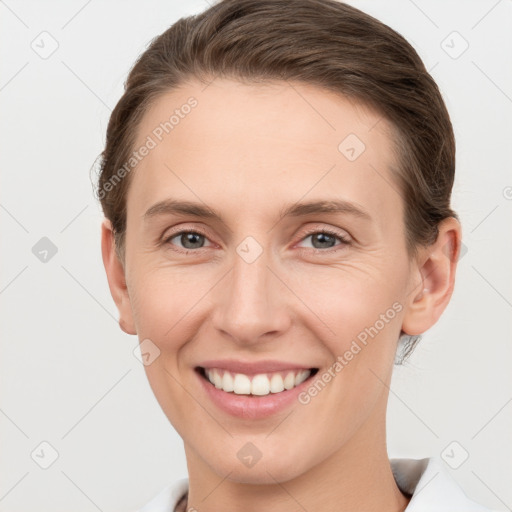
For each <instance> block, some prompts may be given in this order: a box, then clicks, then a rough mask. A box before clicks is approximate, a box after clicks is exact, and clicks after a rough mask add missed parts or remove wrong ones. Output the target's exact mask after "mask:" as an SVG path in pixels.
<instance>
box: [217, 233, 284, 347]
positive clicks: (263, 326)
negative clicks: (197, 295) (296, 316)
mask: <svg viewBox="0 0 512 512" xmlns="http://www.w3.org/2000/svg"><path fill="white" fill-rule="evenodd" d="M270 265H271V261H270V258H269V251H268V250H264V248H263V246H261V245H260V244H259V243H258V242H256V241H255V239H251V237H247V239H245V240H244V241H243V242H242V243H240V244H239V245H238V246H237V247H236V252H235V253H234V255H233V268H232V271H231V272H230V273H229V274H228V276H226V281H225V283H224V284H223V287H222V290H223V292H222V293H221V297H220V298H219V300H218V302H217V304H216V309H217V311H216V312H215V315H214V318H215V319H216V320H215V327H216V328H217V329H219V330H222V331H224V332H225V333H227V334H229V335H230V336H232V337H233V338H234V339H235V340H236V341H237V342H243V343H246V344H247V343H249V344H250V343H254V342H258V341H261V337H262V336H263V335H265V334H270V333H273V334H276V332H278V331H280V330H283V329H284V328H285V327H286V323H287V319H286V312H285V309H284V307H283V306H284V305H283V304H281V305H280V304H279V302H280V301H282V290H280V289H279V287H280V284H279V280H278V279H276V278H275V276H274V275H273V273H272V272H271V271H270V270H269V268H268V266H270Z"/></svg>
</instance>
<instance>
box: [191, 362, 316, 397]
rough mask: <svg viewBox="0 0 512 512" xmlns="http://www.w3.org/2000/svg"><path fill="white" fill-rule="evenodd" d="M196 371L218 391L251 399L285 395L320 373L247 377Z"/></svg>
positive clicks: (313, 370)
mask: <svg viewBox="0 0 512 512" xmlns="http://www.w3.org/2000/svg"><path fill="white" fill-rule="evenodd" d="M194 370H195V371H196V372H197V373H198V374H199V375H200V376H201V377H202V378H203V379H204V380H205V381H206V382H207V383H208V384H210V385H211V386H213V387H215V388H217V389H218V390H221V391H224V392H226V393H229V394H231V395H245V396H250V397H256V396H259V397H261V396H266V395H270V394H272V395H278V394H280V393H285V392H286V391H288V390H291V389H293V388H295V387H297V386H299V385H300V384H302V383H303V382H305V381H307V380H309V379H312V378H313V377H314V376H315V375H316V374H317V373H318V371H319V369H318V368H304V369H297V370H286V371H275V372H267V373H258V374H256V375H246V374H244V373H234V372H230V371H228V370H225V369H222V368H203V367H202V366H197V367H196V368H194Z"/></svg>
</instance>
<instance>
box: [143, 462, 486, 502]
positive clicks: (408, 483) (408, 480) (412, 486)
mask: <svg viewBox="0 0 512 512" xmlns="http://www.w3.org/2000/svg"><path fill="white" fill-rule="evenodd" d="M390 464H391V470H392V471H393V475H394V477H395V481H396V483H397V485H398V487H399V489H400V490H401V491H402V492H404V493H406V494H410V495H412V498H411V501H410V502H409V505H408V506H407V508H406V509H405V512H496V511H494V510H492V509H490V508H486V507H484V506H483V505H479V504H478V503H476V502H474V501H472V500H470V499H469V498H468V497H467V496H466V495H465V494H464V491H463V490H462V488H461V487H460V486H459V484H458V483H457V482H456V481H455V480H454V479H453V477H452V476H451V475H450V474H449V473H448V470H447V469H446V468H445V467H444V463H443V461H442V460H440V459H439V458H437V457H430V458H426V459H418V460H416V459H390ZM187 491H188V478H182V479H181V480H177V481H176V482H175V483H174V484H170V485H168V486H167V487H165V488H164V489H163V490H162V491H160V493H159V494H157V495H156V496H155V497H154V498H153V499H152V500H151V501H150V502H149V503H147V504H146V505H145V506H144V507H142V508H141V509H139V510H138V511H137V512H174V508H175V507H176V505H177V503H178V502H179V501H180V499H181V497H182V496H183V495H184V494H185V493H186V492H187Z"/></svg>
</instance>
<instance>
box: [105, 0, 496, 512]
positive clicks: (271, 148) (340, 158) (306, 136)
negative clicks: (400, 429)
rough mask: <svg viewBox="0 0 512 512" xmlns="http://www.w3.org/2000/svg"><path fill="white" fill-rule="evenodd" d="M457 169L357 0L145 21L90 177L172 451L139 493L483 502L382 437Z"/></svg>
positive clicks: (423, 321) (439, 248)
mask: <svg viewBox="0 0 512 512" xmlns="http://www.w3.org/2000/svg"><path fill="white" fill-rule="evenodd" d="M454 168H455V142H454V135H453V131H452V126H451V123H450V119H449V116H448V113H447V110H446V107H445V105H444V103H443V100H442V98H441V95H440V92H439V90H438V88H437V86H436V84H435V83H434V81H433V79H432V78H431V76H430V75H429V74H428V73H427V71H426V70H425V67H424V65H423V63H422V62H421V60H420V58H419V57H418V55H417V54H416V52H415V51H414V49H413V48H412V47H411V46H410V45H409V43H407V42H406V41H405V40H404V39H403V38H402V37H401V36H400V35H399V34H397V33H396V32H395V31H393V30H392V29H390V28H389V27H387V26H386V25H384V24H382V23H381V22H379V21H377V20H376V19H374V18H372V17H370V16H368V15H366V14H364V13H362V12H361V11H359V10H357V9H355V8H353V7H350V6H348V5H345V4H342V3H338V2H336V1H334V0H294V1H290V0H259V1H254V0H223V1H221V2H219V3H217V4H214V5H213V6H212V7H210V8H209V9H208V10H207V11H205V12H204V13H202V14H201V15H198V16H192V17H189V18H184V19H181V20H179V21H178V22H176V23H175V24H174V25H173V26H172V27H170V28H169V29H168V30H167V31H166V32H164V33H163V34H162V35H160V36H159V37H158V38H156V39H155V40H154V41H153V42H152V43H151V45H150V47H149V48H148V49H147V50H146V51H145V52H144V53H143V54H142V55H141V56H140V58H139V59H138V61H137V63H136V64H135V66H134V68H133V69H132V71H131V72H130V75H129V77H128V80H127V83H126V90H125V93H124V95H123V97H122V98H121V99H120V101H119V102H118V104H117V106H116V108H115V109H114V111H113V113H112V116H111V119H110V122H109V125H108V130H107V141H106V147H105V150H104V152H103V153H102V165H101V174H100V177H99V183H98V197H99V199H100V200H101V204H102V207H103V211H104V213H105V217H106V219H105V221H104V223H103V226H102V251H103V261H104V264H105V269H106V272H107V277H108V281H109V286H110V291H111V293H112V296H113V299H114V301H115V303H116V305H117V307H118V310H119V314H120V319H119V323H120V326H121V328H122V329H123V331H125V332H126V333H128V334H133V335H135V334H136V335H137V336H138V337H139V340H140V342H141V349H142V354H143V361H144V364H145V370H146V373H147V376H148V379H149V382H150V385H151V387H152V389H153V391H154V393H155V396H156V398H157V400H158V402H159V403H160V405H161V407H162V409H163V411H164V413H165V414H166V416H167V417H168V419H169V421H170V422H171V423H172V425H173V426H174V428H175V429H176V430H177V432H178V433H179V435H180V436H181V437H182V438H183V441H184V447H185V454H186V458H187V468H188V475H189V476H188V478H187V479H184V480H181V481H179V482H176V483H174V484H171V485H170V486H169V487H168V488H167V489H164V490H163V491H162V492H161V493H160V494H159V495H158V496H157V497H155V499H154V500H152V501H151V502H150V503H148V504H147V506H146V507H145V508H144V509H143V510H144V511H146V512H149V511H157V510H158V511H160V510H162V511H163V510H167V511H173V510H176V511H182V510H198V511H200V512H212V511H217V512H218V511H220V510H222V511H235V510H254V511H259V510H272V511H274V512H280V511H290V510H309V511H313V510H326V511H334V510H336V511H338V512H340V511H341V512H348V511H351V512H353V511H354V510H357V511H365V510H368V511H369V510H379V511H381V512H392V511H393V512H394V511H403V510H407V511H409V512H410V511H418V510H430V511H433V510H436V511H437V510H450V511H452V512H453V511H454V510H460V511H462V510H464V511H468V510H486V509H485V508H484V507H482V506H480V505H478V504H476V503H474V502H473V501H471V500H469V499H468V498H467V497H466V496H465V495H464V493H463V492H462V490H461V489H460V488H459V487H457V485H456V484H455V482H454V481H453V480H451V479H450V477H449V476H448V475H447V473H446V471H445V470H444V468H443V467H442V465H441V464H442V463H441V462H440V461H438V460H436V459H435V458H431V459H424V460H419V461H416V460H405V459H401V460H393V459H392V460H389V458H388V455H387V449H386V425H385V419H386V405H387V399H388V394H389V383H390V379H391V374H392V370H393V363H394V362H395V356H396V354H397V348H398V349H400V348H402V349H404V350H405V353H407V352H410V350H411V348H412V347H413V345H414V342H416V341H417V339H418V336H419V335H420V334H421V333H423V332H425V331H426V330H428V329H429V328H430V327H431V326H432V325H434V324H435V323H436V322H437V320H438V319H439V317H440V315H441V314H442V312H443V311H444V309H445V308H446V306H447V304H448V302H449V300H450V297H451V295H452V291H453V286H454V280H455V271H456V266H457V260H458V256H459V253H460V243H461V227H460V223H459V221H458V217H457V214H456V213H455V212H454V211H453V210H452V209H451V208H450V195H451V188H452V185H453V180H454ZM399 354H400V353H399ZM402 355H403V352H402ZM399 357H400V355H399Z"/></svg>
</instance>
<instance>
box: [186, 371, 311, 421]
mask: <svg viewBox="0 0 512 512" xmlns="http://www.w3.org/2000/svg"><path fill="white" fill-rule="evenodd" d="M265 368H266V369H267V371H268V366H266V367H265ZM296 368H297V367H293V368H289V367H287V368H284V369H296ZM298 368H302V367H298ZM226 369H227V368H226ZM280 369H283V368H280ZM278 370H279V369H278ZM278 370H273V371H278ZM194 373H195V374H196V375H197V378H198V379H199V382H200V383H201V387H202V389H203V390H204V391H205V393H206V395H207V396H208V397H209V399H210V400H211V401H212V402H213V404H214V405H216V406H217V407H218V408H219V409H220V410H222V411H224V412H225V413H228V414H230V415H231V416H235V417H237V418H241V419H245V420H257V419H264V418H268V417H269V416H272V415H273V414H276V413H278V412H281V411H284V410H285V409H287V408H289V407H291V406H292V404H294V403H296V404H297V405H298V398H297V397H298V395H299V394H300V393H301V392H302V391H303V390H304V389H306V388H307V387H308V386H309V385H310V384H311V379H312V378H314V376H315V375H316V374H317V373H318V371H317V372H315V373H312V374H311V375H310V376H309V377H308V378H307V379H306V380H305V381H304V382H301V383H300V384H299V385H298V386H296V387H294V388H292V389H288V390H285V391H281V392H280V393H269V394H268V395H265V396H255V395H237V394H236V393H228V392H226V391H222V390H221V389H217V388H216V387H215V386H214V385H213V384H212V383H211V382H210V381H209V380H208V378H207V377H206V376H205V375H204V373H203V370H202V369H201V368H196V369H195V370H194ZM241 373H243V372H241ZM261 373H263V372H261Z"/></svg>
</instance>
